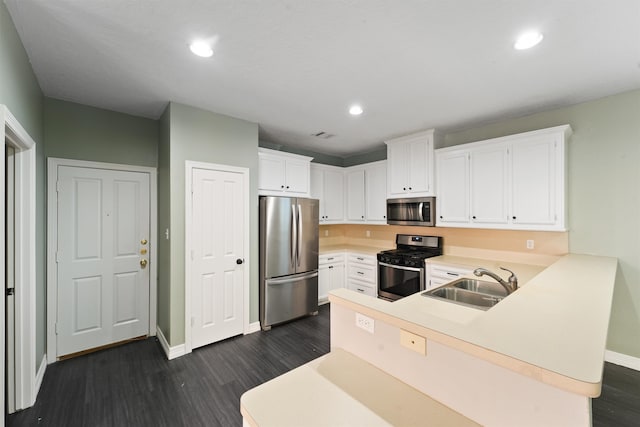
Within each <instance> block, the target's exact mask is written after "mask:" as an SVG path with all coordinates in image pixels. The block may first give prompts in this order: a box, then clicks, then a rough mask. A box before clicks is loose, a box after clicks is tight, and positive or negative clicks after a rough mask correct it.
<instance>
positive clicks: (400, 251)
mask: <svg viewBox="0 0 640 427" xmlns="http://www.w3.org/2000/svg"><path fill="white" fill-rule="evenodd" d="M438 255H442V237H438V236H411V235H407V234H398V235H397V236H396V249H391V250H388V251H382V252H380V253H378V256H377V258H378V261H380V262H384V263H386V264H392V265H404V266H407V267H418V268H422V267H424V260H425V258H431V257H434V256H438Z"/></svg>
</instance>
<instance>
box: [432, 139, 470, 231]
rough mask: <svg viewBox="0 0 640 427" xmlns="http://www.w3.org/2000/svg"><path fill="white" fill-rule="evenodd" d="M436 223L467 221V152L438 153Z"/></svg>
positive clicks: (445, 223)
mask: <svg viewBox="0 0 640 427" xmlns="http://www.w3.org/2000/svg"><path fill="white" fill-rule="evenodd" d="M437 161H438V198H437V199H436V211H437V212H438V214H437V216H438V218H437V223H438V225H445V226H446V225H447V224H449V223H451V224H454V225H455V224H461V223H468V222H469V153H468V152H467V151H456V152H451V153H444V154H440V155H438V159H437Z"/></svg>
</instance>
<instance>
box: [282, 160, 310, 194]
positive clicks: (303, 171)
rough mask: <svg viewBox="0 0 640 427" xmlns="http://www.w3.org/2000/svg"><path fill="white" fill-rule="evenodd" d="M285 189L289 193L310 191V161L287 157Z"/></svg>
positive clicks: (306, 192)
mask: <svg viewBox="0 0 640 427" xmlns="http://www.w3.org/2000/svg"><path fill="white" fill-rule="evenodd" d="M285 173H286V176H285V189H286V191H287V192H289V193H296V194H298V193H300V194H308V193H309V162H305V161H299V160H290V159H287V161H286V163H285Z"/></svg>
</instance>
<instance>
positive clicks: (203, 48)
mask: <svg viewBox="0 0 640 427" xmlns="http://www.w3.org/2000/svg"><path fill="white" fill-rule="evenodd" d="M189 49H191V52H193V54H194V55H198V56H201V57H203V58H209V57H210V56H211V55H213V49H211V46H209V43H207V42H204V41H201V40H196V41H194V42H193V43H191V44H190V45H189Z"/></svg>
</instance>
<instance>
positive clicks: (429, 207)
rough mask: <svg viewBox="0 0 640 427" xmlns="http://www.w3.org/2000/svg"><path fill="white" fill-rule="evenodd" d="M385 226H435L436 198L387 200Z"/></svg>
mask: <svg viewBox="0 0 640 427" xmlns="http://www.w3.org/2000/svg"><path fill="white" fill-rule="evenodd" d="M387 224H392V225H420V226H425V227H433V226H435V225H436V198H435V197H415V198H406V199H387Z"/></svg>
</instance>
